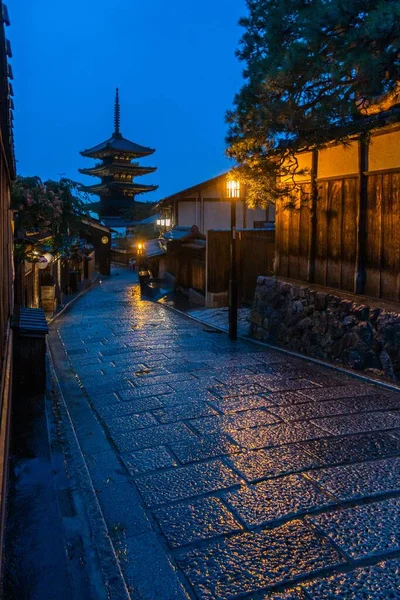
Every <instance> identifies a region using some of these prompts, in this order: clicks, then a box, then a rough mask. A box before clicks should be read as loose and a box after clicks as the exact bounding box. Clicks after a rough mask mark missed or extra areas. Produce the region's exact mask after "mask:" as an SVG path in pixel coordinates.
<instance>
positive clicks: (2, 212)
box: [0, 0, 15, 576]
mask: <svg viewBox="0 0 400 600" xmlns="http://www.w3.org/2000/svg"><path fill="white" fill-rule="evenodd" d="M8 25H9V18H8V12H7V7H6V6H5V4H4V3H3V2H2V1H1V0H0V139H1V144H0V273H1V287H0V385H1V391H0V552H1V551H2V545H3V531H4V518H5V501H6V495H7V477H8V472H7V462H8V444H9V429H10V414H11V381H12V364H11V357H12V344H13V341H12V331H11V328H10V320H11V314H12V310H13V304H14V296H13V259H12V248H13V226H12V216H13V215H12V212H11V210H10V187H11V182H12V180H13V179H14V178H15V161H14V144H13V131H12V121H13V114H12V110H13V100H12V97H11V96H12V93H13V92H12V86H11V83H10V81H9V80H10V79H12V71H11V66H10V65H9V64H8V60H7V58H8V57H11V49H10V44H9V42H8V40H7V39H6V35H5V26H8ZM0 568H1V559H0ZM0 576H1V573H0Z"/></svg>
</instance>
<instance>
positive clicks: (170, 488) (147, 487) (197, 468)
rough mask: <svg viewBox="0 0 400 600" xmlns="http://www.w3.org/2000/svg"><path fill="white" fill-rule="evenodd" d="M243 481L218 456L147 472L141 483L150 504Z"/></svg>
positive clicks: (142, 490) (205, 492)
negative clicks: (204, 460)
mask: <svg viewBox="0 0 400 600" xmlns="http://www.w3.org/2000/svg"><path fill="white" fill-rule="evenodd" d="M239 482H240V480H239V477H238V476H237V475H236V474H235V473H233V472H232V471H231V470H230V469H229V468H228V467H227V466H226V465H225V464H224V463H223V462H222V461H220V460H214V461H210V462H206V463H198V464H193V465H188V466H185V467H180V468H178V469H173V470H172V471H166V472H165V473H157V474H155V475H146V476H143V477H142V478H140V479H138V480H137V485H138V487H139V490H140V492H141V493H142V495H143V498H144V500H145V502H146V504H147V506H154V505H157V504H166V503H168V502H173V501H175V500H184V499H186V498H190V497H193V496H200V495H202V494H207V493H209V492H215V491H217V490H221V489H224V488H228V487H231V486H233V485H236V484H238V483H239Z"/></svg>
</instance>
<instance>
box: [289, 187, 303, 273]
mask: <svg viewBox="0 0 400 600" xmlns="http://www.w3.org/2000/svg"><path fill="white" fill-rule="evenodd" d="M300 202H301V199H300V197H299V198H298V199H297V201H296V207H295V208H292V209H291V210H289V211H288V213H289V228H288V234H289V239H288V248H289V265H288V267H289V277H290V278H291V279H298V278H299V245H300V244H299V238H300Z"/></svg>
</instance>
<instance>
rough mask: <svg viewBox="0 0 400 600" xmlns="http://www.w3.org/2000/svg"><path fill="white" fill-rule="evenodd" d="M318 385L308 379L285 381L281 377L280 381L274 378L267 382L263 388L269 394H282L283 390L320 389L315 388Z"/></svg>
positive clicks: (285, 378) (285, 379)
mask: <svg viewBox="0 0 400 600" xmlns="http://www.w3.org/2000/svg"><path fill="white" fill-rule="evenodd" d="M318 385H319V384H317V383H314V382H313V381H309V380H308V379H287V377H282V378H281V379H279V378H276V379H274V380H270V381H268V382H267V381H266V382H265V384H263V387H265V389H267V390H269V391H270V392H283V391H285V390H287V391H289V390H305V389H308V388H312V389H314V388H316V389H320V388H319V387H317V386H318Z"/></svg>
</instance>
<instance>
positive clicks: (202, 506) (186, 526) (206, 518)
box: [154, 498, 242, 547]
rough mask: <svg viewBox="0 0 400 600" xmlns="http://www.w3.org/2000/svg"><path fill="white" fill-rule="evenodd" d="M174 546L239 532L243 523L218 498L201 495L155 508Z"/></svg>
mask: <svg viewBox="0 0 400 600" xmlns="http://www.w3.org/2000/svg"><path fill="white" fill-rule="evenodd" d="M154 515H155V517H156V519H157V521H158V522H159V524H160V527H161V530H162V532H163V533H164V535H165V537H166V538H167V540H168V543H169V545H170V546H171V547H177V546H184V545H186V544H190V543H192V542H196V541H199V540H206V539H210V538H213V537H216V536H218V535H223V534H226V533H231V532H233V531H240V530H241V529H242V526H241V525H240V524H239V523H238V522H237V521H236V519H235V518H234V516H233V515H232V513H231V512H230V511H229V510H228V509H227V507H226V506H224V504H223V503H222V502H221V500H219V499H218V498H201V499H200V500H195V501H193V502H190V503H186V504H174V505H173V506H167V507H165V508H159V509H157V510H155V511H154Z"/></svg>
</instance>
